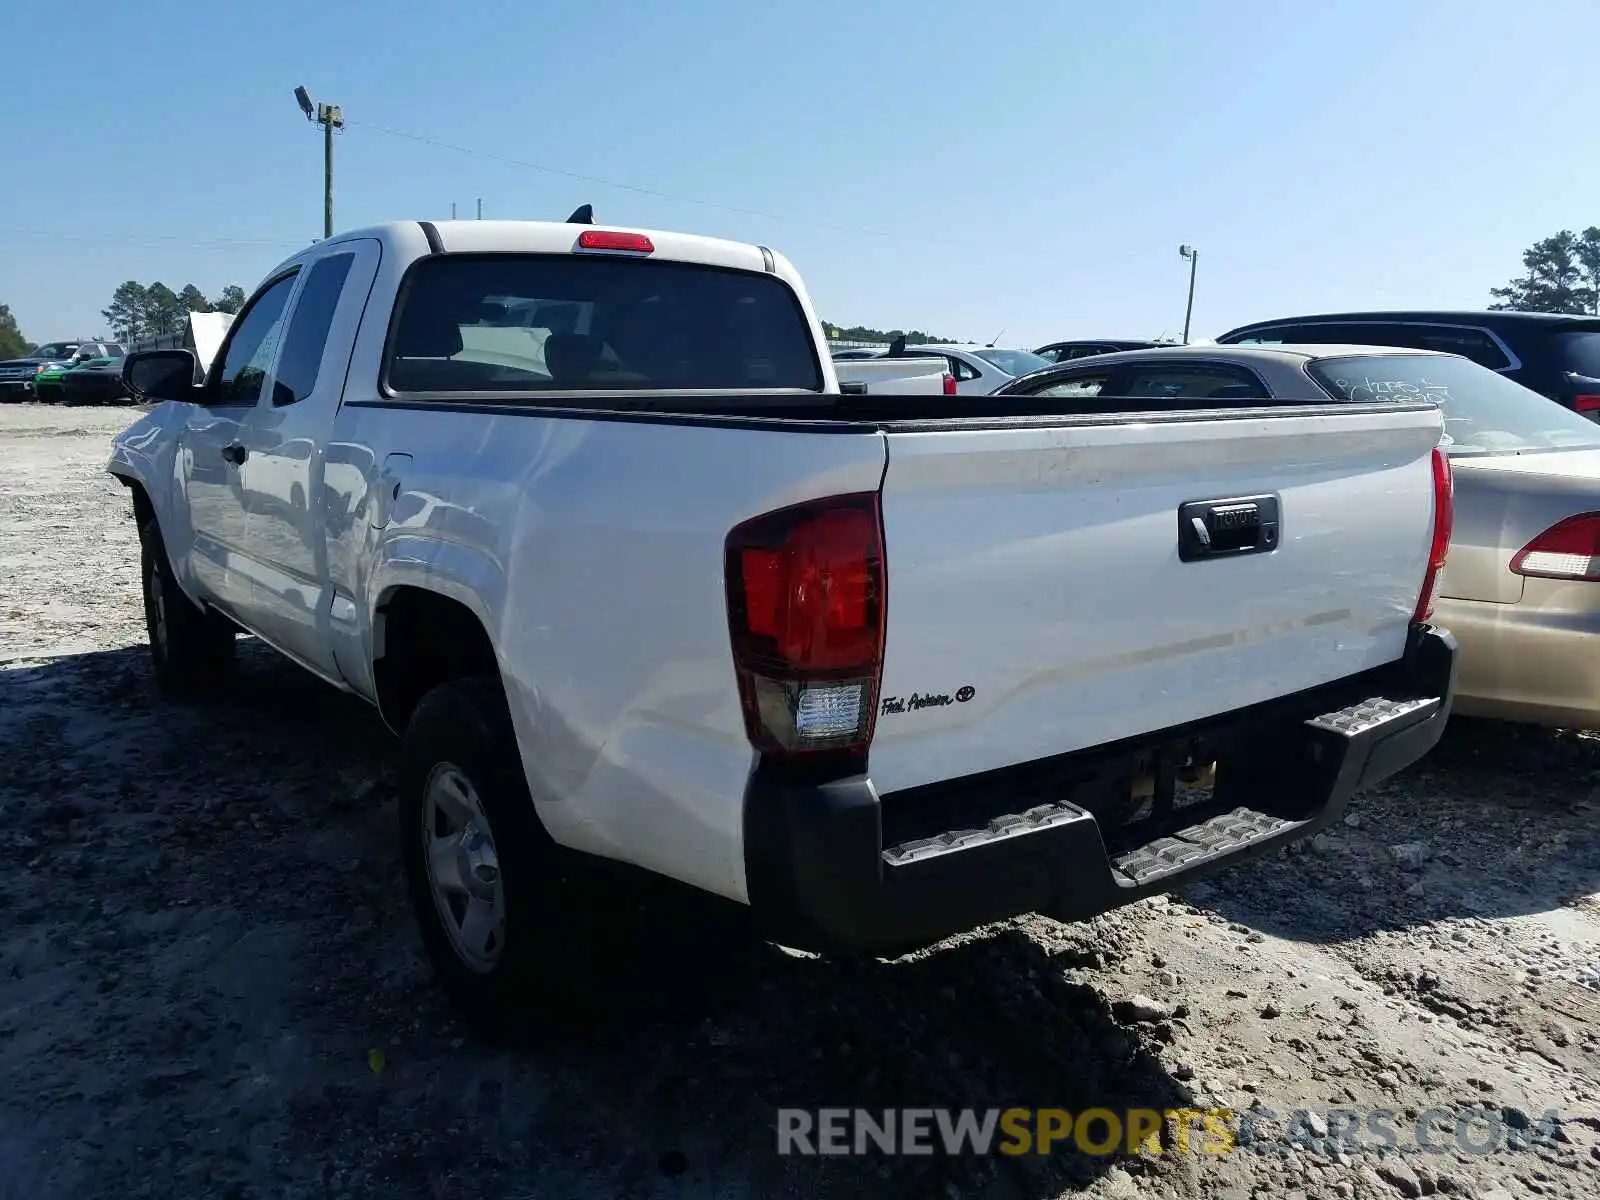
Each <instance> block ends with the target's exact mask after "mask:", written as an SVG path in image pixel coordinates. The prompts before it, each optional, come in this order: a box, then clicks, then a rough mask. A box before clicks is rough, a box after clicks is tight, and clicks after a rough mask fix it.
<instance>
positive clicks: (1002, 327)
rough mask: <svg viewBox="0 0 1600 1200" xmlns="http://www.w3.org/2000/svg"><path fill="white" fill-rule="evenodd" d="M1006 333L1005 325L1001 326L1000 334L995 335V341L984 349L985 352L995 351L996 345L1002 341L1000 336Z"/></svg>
mask: <svg viewBox="0 0 1600 1200" xmlns="http://www.w3.org/2000/svg"><path fill="white" fill-rule="evenodd" d="M1005 331H1006V327H1005V326H1004V325H1002V326H1000V333H997V334H995V335H994V341H993V342H990V343H989V344H988V345H987V346H985V347H984V349H985V350H993V349H994V343H995V342H998V341H999V340H1000V335H1001V334H1003V333H1005Z"/></svg>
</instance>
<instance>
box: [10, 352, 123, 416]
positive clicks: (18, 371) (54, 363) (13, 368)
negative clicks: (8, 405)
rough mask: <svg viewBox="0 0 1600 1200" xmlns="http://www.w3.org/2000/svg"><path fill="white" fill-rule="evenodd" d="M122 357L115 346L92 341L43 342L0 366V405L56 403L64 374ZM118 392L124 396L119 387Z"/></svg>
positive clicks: (121, 353)
mask: <svg viewBox="0 0 1600 1200" xmlns="http://www.w3.org/2000/svg"><path fill="white" fill-rule="evenodd" d="M123 353H124V351H123V348H122V347H121V346H120V345H118V344H117V343H116V342H107V341H99V340H95V339H79V340H76V341H66V342H46V343H45V344H44V345H42V346H40V347H39V348H38V349H37V350H34V351H33V352H32V353H30V354H26V355H24V356H23V357H21V358H12V359H7V360H6V361H5V362H0V401H13V402H15V401H18V400H31V399H38V400H45V401H48V400H55V399H59V398H60V396H61V394H62V392H61V391H60V388H61V380H62V378H63V377H64V376H65V374H66V373H67V372H68V371H71V370H74V369H76V368H78V367H82V366H86V365H87V364H89V363H91V362H94V361H96V360H103V359H117V360H118V361H119V362H120V360H121V359H122V357H123ZM41 384H42V385H43V387H42V389H41V386H40V385H41ZM118 389H119V391H122V394H123V395H126V391H125V390H122V389H121V387H120V384H119V385H118Z"/></svg>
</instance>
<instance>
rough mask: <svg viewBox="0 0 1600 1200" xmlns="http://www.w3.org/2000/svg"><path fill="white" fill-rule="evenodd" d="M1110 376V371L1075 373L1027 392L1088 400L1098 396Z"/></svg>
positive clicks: (1064, 398)
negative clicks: (1097, 373) (1058, 381)
mask: <svg viewBox="0 0 1600 1200" xmlns="http://www.w3.org/2000/svg"><path fill="white" fill-rule="evenodd" d="M1110 378H1111V374H1110V372H1109V371H1108V372H1104V373H1102V374H1099V375H1076V376H1074V377H1073V378H1071V379H1066V380H1062V381H1061V382H1060V383H1052V384H1051V385H1050V386H1049V387H1043V388H1040V389H1039V390H1038V391H1036V392H1031V393H1028V394H1029V395H1033V396H1044V397H1047V398H1050V399H1056V398H1060V399H1063V400H1090V399H1093V398H1094V397H1096V396H1098V395H1099V394H1100V392H1101V390H1102V389H1103V388H1104V387H1105V386H1106V380H1108V379H1110Z"/></svg>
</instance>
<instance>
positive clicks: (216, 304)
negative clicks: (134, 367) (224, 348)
mask: <svg viewBox="0 0 1600 1200" xmlns="http://www.w3.org/2000/svg"><path fill="white" fill-rule="evenodd" d="M244 299H245V297H244V289H243V288H242V287H240V286H239V285H238V284H234V283H230V284H229V285H228V286H227V287H225V288H223V289H222V291H221V292H220V293H219V294H218V295H217V296H216V298H215V299H207V297H206V294H205V293H204V292H202V291H201V290H200V289H199V288H197V287H195V285H194V284H192V283H186V284H184V285H183V290H182V291H179V292H174V291H173V290H172V289H171V288H170V287H168V286H167V285H166V284H164V283H161V282H159V281H157V282H155V283H151V284H143V283H140V282H139V281H138V280H137V279H130V280H128V281H127V282H126V283H119V284H118V285H117V290H116V291H114V292H112V293H111V303H110V304H108V305H107V306H106V307H105V308H103V309H101V310H100V315H101V316H103V317H104V318H105V319H106V323H107V324H108V325H110V327H111V331H112V332H113V333H114V334H116V336H117V337H118V339H120V340H121V341H123V342H132V341H137V340H138V339H139V338H143V337H159V336H161V335H162V334H168V333H177V332H178V330H180V329H182V328H183V322H184V320H185V318H187V317H188V315H189V314H190V313H192V312H225V313H236V312H238V311H239V309H240V308H242V307H243V306H244Z"/></svg>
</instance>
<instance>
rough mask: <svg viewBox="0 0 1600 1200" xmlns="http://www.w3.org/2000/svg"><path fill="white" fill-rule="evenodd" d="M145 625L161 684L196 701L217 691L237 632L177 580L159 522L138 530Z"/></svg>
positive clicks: (171, 693)
mask: <svg viewBox="0 0 1600 1200" xmlns="http://www.w3.org/2000/svg"><path fill="white" fill-rule="evenodd" d="M139 542H140V567H141V574H142V576H143V585H144V588H143V590H144V623H145V630H146V632H147V633H148V634H149V637H150V656H151V659H152V661H153V662H154V664H155V674H156V686H158V687H159V688H160V689H161V690H162V692H164V693H165V694H166V695H168V696H171V697H172V698H173V699H179V700H193V699H198V698H200V697H202V696H204V695H206V694H207V693H209V692H212V691H214V690H216V688H217V686H218V685H219V684H220V683H221V682H222V681H223V680H224V679H225V678H226V676H227V675H228V672H229V668H230V667H231V666H232V665H233V651H234V630H233V628H232V627H231V626H229V625H225V624H223V623H222V622H221V621H220V620H219V619H218V618H216V617H213V616H211V614H209V613H207V612H206V611H205V610H204V609H202V608H200V607H198V606H197V605H196V604H195V603H194V602H193V601H192V600H190V599H189V597H188V596H186V595H184V593H183V589H182V588H180V587H179V586H178V583H177V580H175V579H173V577H172V564H171V562H170V561H169V560H168V558H167V548H166V545H165V543H163V542H162V540H161V530H160V529H159V528H158V527H157V525H156V523H155V522H154V521H153V520H152V521H147V522H145V524H144V525H143V526H142V527H141V528H140V530H139Z"/></svg>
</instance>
